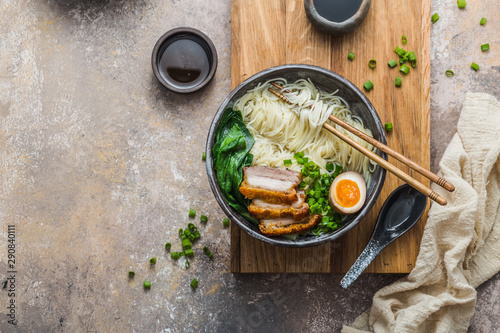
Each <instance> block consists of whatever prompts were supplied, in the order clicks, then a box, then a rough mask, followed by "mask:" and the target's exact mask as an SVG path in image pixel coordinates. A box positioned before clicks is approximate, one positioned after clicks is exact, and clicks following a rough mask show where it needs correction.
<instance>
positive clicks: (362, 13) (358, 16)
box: [304, 0, 371, 36]
mask: <svg viewBox="0 0 500 333" xmlns="http://www.w3.org/2000/svg"><path fill="white" fill-rule="evenodd" d="M345 1H350V0H345ZM370 4H371V0H363V1H362V2H361V5H360V6H359V9H358V11H357V12H356V13H355V14H354V15H353V16H351V17H350V18H348V19H347V20H345V21H343V22H333V21H330V20H328V19H326V18H325V17H323V16H321V15H320V14H319V13H318V11H317V10H316V6H315V5H314V0H304V7H305V10H306V15H307V18H308V19H309V21H310V22H311V24H312V25H313V26H314V27H316V28H317V29H318V30H321V31H323V32H326V33H328V34H331V35H334V36H341V35H345V34H348V33H350V32H352V31H354V30H355V29H356V28H357V27H358V26H359V25H360V24H361V23H362V22H363V20H364V19H365V17H366V15H367V14H368V10H369V9H370Z"/></svg>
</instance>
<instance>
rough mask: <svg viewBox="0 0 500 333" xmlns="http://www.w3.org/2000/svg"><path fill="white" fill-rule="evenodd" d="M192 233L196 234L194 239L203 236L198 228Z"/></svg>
mask: <svg viewBox="0 0 500 333" xmlns="http://www.w3.org/2000/svg"><path fill="white" fill-rule="evenodd" d="M192 235H193V236H194V239H198V238H200V236H201V235H200V232H199V231H198V230H195V231H194V232H193V234H192Z"/></svg>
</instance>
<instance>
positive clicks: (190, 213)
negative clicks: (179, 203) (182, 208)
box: [189, 209, 196, 217]
mask: <svg viewBox="0 0 500 333" xmlns="http://www.w3.org/2000/svg"><path fill="white" fill-rule="evenodd" d="M195 216H196V210H194V209H189V217H195Z"/></svg>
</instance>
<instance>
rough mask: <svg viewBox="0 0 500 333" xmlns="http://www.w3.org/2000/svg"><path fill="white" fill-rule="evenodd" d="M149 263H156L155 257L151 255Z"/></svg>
mask: <svg viewBox="0 0 500 333" xmlns="http://www.w3.org/2000/svg"><path fill="white" fill-rule="evenodd" d="M149 263H150V264H151V265H154V264H156V257H153V258H151V259H149Z"/></svg>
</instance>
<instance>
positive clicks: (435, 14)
mask: <svg viewBox="0 0 500 333" xmlns="http://www.w3.org/2000/svg"><path fill="white" fill-rule="evenodd" d="M431 20H432V23H436V21H437V20H439V15H438V13H434V15H432V17H431Z"/></svg>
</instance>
